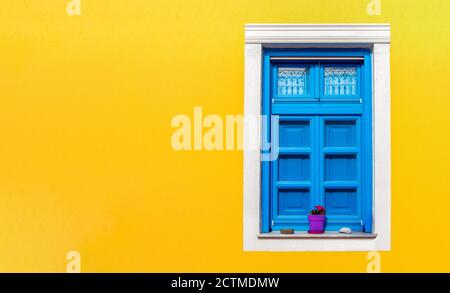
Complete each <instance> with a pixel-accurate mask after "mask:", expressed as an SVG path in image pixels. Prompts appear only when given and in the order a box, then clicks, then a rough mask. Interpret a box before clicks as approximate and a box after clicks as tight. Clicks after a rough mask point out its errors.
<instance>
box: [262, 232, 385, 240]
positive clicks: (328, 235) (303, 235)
mask: <svg viewBox="0 0 450 293" xmlns="http://www.w3.org/2000/svg"><path fill="white" fill-rule="evenodd" d="M376 237H377V234H372V233H363V232H353V233H352V234H343V233H339V232H325V233H323V234H308V232H300V231H298V232H297V231H296V232H295V233H294V234H281V233H280V232H278V231H273V232H270V233H260V234H258V238H259V239H375V238H376Z"/></svg>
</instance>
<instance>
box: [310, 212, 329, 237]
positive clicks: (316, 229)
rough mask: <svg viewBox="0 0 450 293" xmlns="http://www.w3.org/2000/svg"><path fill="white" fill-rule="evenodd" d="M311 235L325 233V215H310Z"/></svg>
mask: <svg viewBox="0 0 450 293" xmlns="http://www.w3.org/2000/svg"><path fill="white" fill-rule="evenodd" d="M308 221H309V231H308V233H310V234H322V233H323V232H324V231H325V215H308Z"/></svg>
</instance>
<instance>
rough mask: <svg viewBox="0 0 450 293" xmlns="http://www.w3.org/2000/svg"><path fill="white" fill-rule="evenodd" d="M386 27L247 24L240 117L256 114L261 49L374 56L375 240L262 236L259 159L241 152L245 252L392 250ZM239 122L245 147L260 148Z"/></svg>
mask: <svg viewBox="0 0 450 293" xmlns="http://www.w3.org/2000/svg"><path fill="white" fill-rule="evenodd" d="M390 39H391V27H390V24H248V25H246V26H245V54H244V55H245V56H244V58H245V73H244V78H245V82H244V87H245V91H244V115H245V117H251V116H258V117H259V115H261V102H262V96H261V87H262V56H263V55H262V52H263V49H264V48H270V47H272V48H273V47H281V48H304V47H309V48H311V47H313V48H358V47H359V48H370V49H371V50H372V53H373V54H372V56H373V60H372V61H373V66H372V67H373V99H372V101H373V105H372V106H373V107H372V109H373V110H372V111H373V197H374V198H373V233H374V234H376V237H375V238H367V239H363V238H345V239H344V238H342V239H341V238H329V239H326V238H325V239H317V238H311V239H305V238H301V239H293V238H285V239H283V238H282V239H280V238H277V239H273V238H270V237H268V238H266V237H265V238H262V237H259V235H260V224H261V223H260V222H261V208H260V207H261V156H260V152H259V151H257V150H252V149H249V148H245V149H244V250H245V251H374V250H377V251H386V250H390V249H391V122H390V120H391V118H390V99H391V97H390ZM252 131H254V128H252V127H250V126H249V125H248V124H244V140H257V141H250V142H249V141H246V142H245V145H250V144H252V145H254V144H257V145H259V137H260V129H258V135H255V134H254V133H252Z"/></svg>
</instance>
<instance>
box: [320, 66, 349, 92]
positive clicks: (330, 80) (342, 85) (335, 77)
mask: <svg viewBox="0 0 450 293" xmlns="http://www.w3.org/2000/svg"><path fill="white" fill-rule="evenodd" d="M324 92H325V95H326V96H355V95H356V94H357V93H356V67H325V89H324Z"/></svg>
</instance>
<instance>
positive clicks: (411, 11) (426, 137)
mask: <svg viewBox="0 0 450 293" xmlns="http://www.w3.org/2000/svg"><path fill="white" fill-rule="evenodd" d="M68 2H69V0H67V1H66V0H54V1H51V0H47V1H34V0H28V1H25V0H15V1H1V3H0V271H8V272H11V271H19V272H38V271H57V272H64V271H65V270H66V263H67V261H66V254H67V252H68V251H70V250H77V251H79V252H80V254H81V270H82V271H84V272H99V271H107V272H110V271H127V272H136V271H145V272H172V271H173V272H188V271H195V272H219V271H225V272H245V271H248V272H266V271H267V272H275V271H276V272H306V271H314V272H365V271H366V265H367V260H366V253H363V252H341V253H333V252H322V253H312V252H311V253H265V252H254V253H251V252H243V250H242V247H243V244H242V242H243V241H242V226H243V225H242V220H243V211H242V202H243V194H242V185H243V182H242V175H243V171H242V169H243V162H242V159H243V154H242V152H241V151H212V152H208V151H195V152H194V151H192V152H176V151H174V150H173V149H172V148H171V144H170V141H171V140H170V139H171V135H172V133H173V131H174V129H173V128H171V126H170V122H171V119H172V117H173V116H174V115H176V114H183V113H184V114H188V115H190V116H192V115H193V108H194V106H201V107H203V112H204V115H207V114H212V113H214V114H218V115H221V116H222V117H225V115H227V114H242V113H243V84H244V80H243V52H244V24H245V23H377V22H382V23H385V22H387V23H391V25H392V47H391V66H392V72H391V79H392V113H391V114H392V250H391V251H390V252H383V253H381V257H382V259H381V266H382V267H381V270H382V271H384V272H393V271H426V272H432V271H433V272H434V271H438V272H442V271H450V252H449V249H450V233H448V228H449V227H450V218H449V215H450V171H449V165H450V151H449V150H450V69H449V67H450V58H449V57H448V54H449V51H450V21H449V17H450V1H447V0H441V1H439V0H427V1H419V0H417V1H412V0H405V1H400V0H395V1H390V0H382V1H381V4H382V10H381V15H379V16H371V15H368V14H367V12H366V6H367V4H368V3H369V2H370V1H369V0H342V1H332V0H315V1H306V0H295V1H294V0H292V1H288V0H286V1H285V0H277V1H269V0H257V1H256V0H255V1H250V0H226V1H218V0H209V1H206V0H204V1H200V0H189V1H186V0H171V1H163V0H160V1H156V0H152V1H149V0H128V1H125V0H122V1H118V0H116V1H111V0H81V4H82V5H81V15H80V16H69V15H68V14H67V13H66V5H67V3H68Z"/></svg>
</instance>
